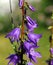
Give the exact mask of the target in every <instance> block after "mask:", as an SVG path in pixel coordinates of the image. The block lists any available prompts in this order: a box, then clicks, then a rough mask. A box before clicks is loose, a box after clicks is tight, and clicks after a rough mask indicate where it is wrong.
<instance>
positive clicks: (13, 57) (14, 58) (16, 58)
mask: <svg viewBox="0 0 53 65" xmlns="http://www.w3.org/2000/svg"><path fill="white" fill-rule="evenodd" d="M7 59H10V61H9V63H8V65H10V64H11V63H13V65H16V64H17V63H19V61H20V56H18V55H17V54H12V55H10V56H9V57H7Z"/></svg>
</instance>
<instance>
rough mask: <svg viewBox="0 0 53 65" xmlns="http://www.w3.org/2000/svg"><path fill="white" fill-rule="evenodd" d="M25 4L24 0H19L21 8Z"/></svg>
mask: <svg viewBox="0 0 53 65" xmlns="http://www.w3.org/2000/svg"><path fill="white" fill-rule="evenodd" d="M22 5H23V0H19V7H20V8H21V7H22Z"/></svg>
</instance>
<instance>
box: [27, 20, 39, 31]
mask: <svg viewBox="0 0 53 65" xmlns="http://www.w3.org/2000/svg"><path fill="white" fill-rule="evenodd" d="M26 27H27V29H28V31H33V30H34V28H37V27H38V24H37V23H36V20H35V21H31V23H30V22H29V21H27V22H26Z"/></svg>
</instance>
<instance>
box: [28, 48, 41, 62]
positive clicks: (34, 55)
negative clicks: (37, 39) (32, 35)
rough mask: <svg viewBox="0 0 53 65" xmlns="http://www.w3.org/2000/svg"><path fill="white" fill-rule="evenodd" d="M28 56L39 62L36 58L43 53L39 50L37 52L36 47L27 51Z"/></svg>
mask: <svg viewBox="0 0 53 65" xmlns="http://www.w3.org/2000/svg"><path fill="white" fill-rule="evenodd" d="M27 56H28V57H29V59H30V60H33V61H34V62H37V60H36V58H37V57H38V58H41V55H40V53H39V52H35V50H34V48H31V49H30V52H28V53H27Z"/></svg>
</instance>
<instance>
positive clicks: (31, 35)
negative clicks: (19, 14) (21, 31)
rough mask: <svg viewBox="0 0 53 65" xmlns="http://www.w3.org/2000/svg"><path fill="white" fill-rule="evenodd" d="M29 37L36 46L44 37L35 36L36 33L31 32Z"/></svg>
mask: <svg viewBox="0 0 53 65" xmlns="http://www.w3.org/2000/svg"><path fill="white" fill-rule="evenodd" d="M27 37H28V39H29V40H30V41H31V42H33V43H34V44H35V43H36V42H38V41H39V39H40V38H41V37H42V35H41V34H34V33H31V32H29V33H28V34H27Z"/></svg>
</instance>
